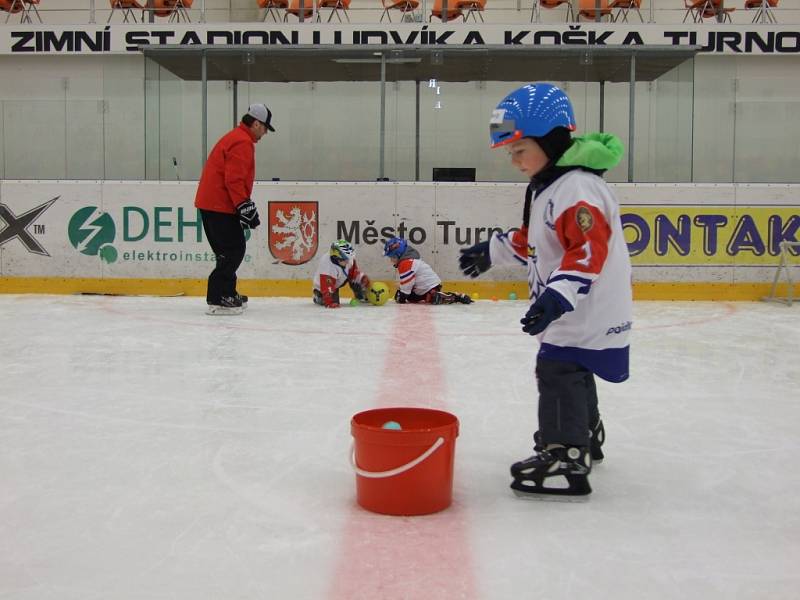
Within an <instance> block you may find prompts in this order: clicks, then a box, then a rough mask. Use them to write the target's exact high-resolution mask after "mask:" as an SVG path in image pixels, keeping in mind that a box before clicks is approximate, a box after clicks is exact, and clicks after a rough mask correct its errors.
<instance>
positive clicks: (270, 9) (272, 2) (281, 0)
mask: <svg viewBox="0 0 800 600" xmlns="http://www.w3.org/2000/svg"><path fill="white" fill-rule="evenodd" d="M258 8H263V9H264V21H266V20H267V17H272V20H273V21H275V22H277V21H278V16H279V15H280V11H281V10H286V9H287V8H289V0H258Z"/></svg>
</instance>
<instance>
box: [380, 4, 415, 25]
mask: <svg viewBox="0 0 800 600" xmlns="http://www.w3.org/2000/svg"><path fill="white" fill-rule="evenodd" d="M381 4H382V5H383V14H382V15H381V22H383V17H388V18H389V23H391V22H392V15H391V13H390V12H389V11H390V10H399V11H400V12H401V13H403V17H402V20H403V21H405V20H406V15H408V16H409V17H411V20H413V13H414V11H415V10H417V8H419V0H381Z"/></svg>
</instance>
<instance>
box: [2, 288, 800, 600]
mask: <svg viewBox="0 0 800 600" xmlns="http://www.w3.org/2000/svg"><path fill="white" fill-rule="evenodd" d="M204 308H205V307H204V302H203V300H202V299H201V298H122V297H94V296H93V297H89V296H0V331H2V339H3V344H2V348H0V366H1V367H2V379H1V380H0V390H2V391H1V392H0V599H2V600H95V599H97V600H100V599H102V600H150V599H152V600H161V599H164V600H167V599H180V600H206V599H207V600H238V599H248V600H249V599H268V600H271V599H279V600H304V599H309V600H317V599H319V600H328V599H331V600H350V599H358V598H363V599H370V600H383V599H388V600H396V599H413V600H417V599H419V600H454V599H460V598H469V599H485V600H506V599H508V600H518V599H523V598H524V599H529V598H530V599H535V600H560V599H569V600H576V599H580V600H604V599H610V600H623V599H636V600H639V599H647V600H660V599H676V600H677V599H681V600H686V599H704V600H709V599H718V598H719V599H723V598H724V599H769V600H782V599H786V600H789V599H792V600H794V599H796V598H798V594H800V592H798V590H800V568H798V565H800V471H799V470H798V465H797V459H798V456H799V455H800V452H799V451H800V367H798V362H797V355H798V354H797V352H798V351H797V348H798V341H799V340H800V306H794V307H791V308H790V307H785V306H780V305H767V304H761V303H665V302H639V303H637V304H636V306H635V313H636V318H635V322H634V328H633V335H632V346H631V357H632V376H631V379H630V380H629V381H628V382H626V383H624V384H616V385H615V384H608V383H605V382H599V394H600V408H601V412H602V414H603V418H604V422H605V426H606V432H607V443H606V445H605V447H604V450H605V454H606V460H605V462H604V463H603V464H602V465H599V466H597V467H596V468H595V469H594V471H593V472H592V475H591V483H592V486H593V488H594V493H593V494H592V496H591V498H590V499H589V500H588V502H585V503H582V504H577V503H573V504H567V503H554V502H526V501H523V500H519V499H517V498H516V497H514V496H513V494H512V493H511V491H510V490H509V488H508V484H509V483H510V477H509V475H508V466H509V465H510V464H511V463H512V462H514V461H516V460H518V459H521V458H523V457H525V456H527V455H529V454H530V452H531V446H532V441H531V435H532V432H533V431H534V430H535V429H536V394H535V390H534V382H533V370H532V369H533V361H534V357H535V352H536V348H537V342H536V340H535V339H534V338H531V337H529V336H526V335H523V334H522V333H521V332H520V330H519V325H518V320H519V318H520V316H521V315H522V314H523V313H524V310H525V304H524V303H522V302H508V301H506V302H491V301H480V302H477V303H475V304H473V305H471V306H462V305H455V306H437V307H430V306H398V305H395V304H394V303H391V302H390V303H389V304H387V305H386V306H384V307H371V306H363V307H349V306H345V307H343V308H342V309H340V310H338V311H329V310H324V309H321V308H318V307H316V306H314V305H312V304H311V302H310V300H299V299H266V298H253V299H251V301H250V307H249V308H248V309H247V312H246V313H245V314H244V315H242V316H239V317H208V316H206V315H204V314H203V311H204ZM381 406H427V407H433V408H439V409H444V410H448V411H450V412H452V413H454V414H455V415H457V416H458V418H459V420H460V423H461V433H460V437H459V438H458V442H457V446H456V460H455V463H456V464H455V485H454V502H453V505H452V506H451V507H450V508H449V509H447V510H445V511H443V512H441V513H439V514H436V515H431V516H425V517H387V516H381V515H377V514H372V513H369V512H367V511H365V510H363V509H361V508H360V507H359V506H358V505H357V504H356V502H355V483H354V481H355V476H354V475H353V473H352V471H351V469H350V465H349V463H348V452H349V448H350V442H351V436H350V418H351V416H352V415H353V414H354V413H356V412H359V411H362V410H367V409H370V408H376V407H381Z"/></svg>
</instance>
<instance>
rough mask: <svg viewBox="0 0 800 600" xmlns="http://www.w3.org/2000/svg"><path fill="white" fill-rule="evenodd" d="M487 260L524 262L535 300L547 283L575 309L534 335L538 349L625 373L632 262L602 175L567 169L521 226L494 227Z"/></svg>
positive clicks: (609, 375) (615, 377)
mask: <svg viewBox="0 0 800 600" xmlns="http://www.w3.org/2000/svg"><path fill="white" fill-rule="evenodd" d="M489 252H490V257H491V261H492V264H494V265H502V264H526V265H527V268H528V286H529V290H530V299H531V303H533V302H534V301H535V300H536V298H537V297H538V296H539V295H540V294H541V293H542V292H543V291H544V289H545V287H549V288H552V289H553V290H554V291H556V292H558V293H559V294H560V295H561V296H563V297H564V298H565V299H566V300H567V302H568V303H569V304H570V305H571V306H572V308H573V310H571V311H568V312H565V313H564V314H563V315H562V316H561V318H559V319H557V320H555V321H553V322H552V323H551V324H550V325H549V326H548V327H547V329H545V330H544V331H543V332H542V333H540V334H539V336H538V337H539V341H540V343H541V346H540V349H539V356H540V357H542V358H547V359H552V360H566V361H572V362H576V363H578V364H581V365H583V366H584V367H585V368H587V369H589V370H591V371H592V372H593V373H595V374H596V375H598V376H599V377H602V378H603V379H605V380H607V381H612V382H619V381H624V380H626V379H627V378H628V363H629V361H628V346H629V342H628V337H629V333H630V330H631V326H632V323H633V316H632V315H633V298H632V290H631V263H630V257H629V254H628V247H627V244H626V242H625V237H624V234H623V231H622V222H621V220H620V214H619V204H618V203H617V200H616V199H615V198H614V195H613V194H612V193H611V190H610V189H609V187H608V186H607V185H606V183H605V181H603V179H602V178H601V177H599V176H597V175H595V174H593V173H590V172H587V171H583V170H579V169H576V170H572V171H568V172H567V173H565V174H564V175H562V176H561V177H559V178H558V179H556V180H555V181H554V182H552V183H551V184H550V185H549V186H548V187H546V188H545V189H544V190H543V191H541V193H540V194H539V195H538V197H536V198H535V199H534V200H533V202H532V205H531V214H530V223H529V227H528V230H527V232H526V231H525V229H524V228H523V229H522V230H520V231H518V232H517V231H511V232H507V233H504V234H497V233H495V234H494V235H493V236H492V239H491V242H490V247H489Z"/></svg>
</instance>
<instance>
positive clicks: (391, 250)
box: [383, 237, 408, 258]
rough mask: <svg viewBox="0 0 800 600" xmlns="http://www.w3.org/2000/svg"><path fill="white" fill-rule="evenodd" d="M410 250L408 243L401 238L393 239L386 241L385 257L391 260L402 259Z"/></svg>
mask: <svg viewBox="0 0 800 600" xmlns="http://www.w3.org/2000/svg"><path fill="white" fill-rule="evenodd" d="M406 248H408V242H406V241H405V240H404V239H403V238H401V237H393V238H389V239H388V240H386V243H385V244H384V245H383V255H384V256H386V257H389V258H400V257H401V256H403V254H404V253H405V251H406Z"/></svg>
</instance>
